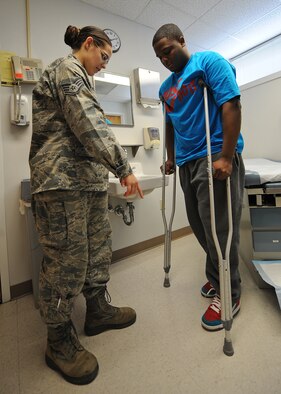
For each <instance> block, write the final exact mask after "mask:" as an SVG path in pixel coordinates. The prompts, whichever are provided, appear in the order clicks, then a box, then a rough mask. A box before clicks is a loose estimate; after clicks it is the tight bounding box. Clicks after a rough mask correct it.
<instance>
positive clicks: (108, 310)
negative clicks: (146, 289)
mask: <svg viewBox="0 0 281 394" xmlns="http://www.w3.org/2000/svg"><path fill="white" fill-rule="evenodd" d="M106 297H107V298H108V300H107V299H106ZM110 302H111V299H110V295H109V294H108V291H107V290H106V288H105V287H103V288H102V289H101V290H100V292H99V293H98V294H97V295H96V296H95V297H93V298H89V299H86V304H87V312H86V321H85V326H84V330H85V334H86V335H88V336H92V335H97V334H100V333H101V332H103V331H106V330H110V329H119V328H125V327H128V326H130V325H132V324H134V323H135V321H136V312H135V311H134V309H132V308H128V307H123V308H117V307H116V306H112V305H110V304H109V303H110Z"/></svg>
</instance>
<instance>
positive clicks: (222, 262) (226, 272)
mask: <svg viewBox="0 0 281 394" xmlns="http://www.w3.org/2000/svg"><path fill="white" fill-rule="evenodd" d="M199 84H200V85H201V86H203V89H204V108H205V126H206V140H207V153H208V155H207V160H208V180H209V197H210V215H211V229H212V236H213V240H214V243H215V247H216V251H217V255H218V263H219V280H220V299H221V320H222V323H223V327H224V329H225V339H224V346H223V352H224V353H225V354H226V355H227V356H232V355H233V354H234V350H233V346H232V341H231V334H230V331H231V327H232V321H233V313H232V297H231V279H230V264H229V256H230V247H231V241H232V235H233V222H232V206H231V187H230V177H229V176H228V177H227V179H226V189H227V209H228V236H227V243H226V248H225V252H224V253H223V252H222V250H221V247H220V244H219V240H218V236H217V231H216V218H215V203H214V187H213V172H214V168H213V164H212V151H211V139H210V123H209V108H208V91H207V85H206V84H205V82H204V81H203V80H200V81H199Z"/></svg>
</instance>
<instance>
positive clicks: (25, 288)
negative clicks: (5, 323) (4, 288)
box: [10, 279, 32, 300]
mask: <svg viewBox="0 0 281 394" xmlns="http://www.w3.org/2000/svg"><path fill="white" fill-rule="evenodd" d="M10 292H11V299H12V300H14V299H15V298H19V297H22V296H24V295H26V294H32V280H31V279H30V280H27V281H26V282H22V283H18V284H17V285H14V286H11V287H10Z"/></svg>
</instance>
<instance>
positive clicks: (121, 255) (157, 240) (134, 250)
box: [112, 226, 192, 263]
mask: <svg viewBox="0 0 281 394" xmlns="http://www.w3.org/2000/svg"><path fill="white" fill-rule="evenodd" d="M189 234H192V230H191V227H190V226H187V227H183V228H180V229H179V230H175V231H172V240H174V239H177V238H181V237H184V236H186V235H189ZM164 240H165V235H164V234H163V235H159V236H158V237H154V238H151V239H148V240H146V241H142V242H139V243H137V244H135V245H131V246H127V247H126V248H123V249H119V250H115V251H114V252H113V253H112V263H116V262H117V261H119V260H122V259H125V258H127V257H130V256H133V255H135V254H138V253H141V252H143V251H145V250H148V249H151V248H155V247H156V246H159V245H162V244H163V243H164Z"/></svg>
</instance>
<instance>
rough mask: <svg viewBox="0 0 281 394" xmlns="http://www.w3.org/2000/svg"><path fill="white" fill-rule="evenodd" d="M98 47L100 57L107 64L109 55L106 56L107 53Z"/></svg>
mask: <svg viewBox="0 0 281 394" xmlns="http://www.w3.org/2000/svg"><path fill="white" fill-rule="evenodd" d="M98 48H99V50H100V54H101V58H102V61H103V63H105V64H108V62H109V59H110V58H109V56H108V54H107V53H105V52H103V51H102V50H101V47H98Z"/></svg>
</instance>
